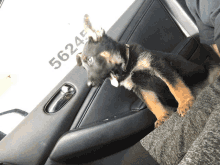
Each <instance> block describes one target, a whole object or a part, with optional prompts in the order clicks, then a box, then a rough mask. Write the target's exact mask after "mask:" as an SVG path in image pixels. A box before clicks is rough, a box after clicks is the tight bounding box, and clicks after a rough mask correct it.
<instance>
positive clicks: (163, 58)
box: [76, 15, 219, 127]
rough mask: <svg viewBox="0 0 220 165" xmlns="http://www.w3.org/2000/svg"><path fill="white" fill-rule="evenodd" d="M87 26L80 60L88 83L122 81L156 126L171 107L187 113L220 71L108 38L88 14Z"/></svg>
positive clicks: (119, 83)
mask: <svg viewBox="0 0 220 165" xmlns="http://www.w3.org/2000/svg"><path fill="white" fill-rule="evenodd" d="M84 28H85V31H86V32H87V34H88V36H89V40H88V42H87V43H86V44H85V46H84V49H83V52H82V53H80V54H78V55H77V57H76V59H77V64H78V65H79V66H81V65H82V66H83V67H84V68H85V69H86V70H87V75H88V85H89V86H90V85H92V86H98V85H100V84H101V83H102V82H103V81H104V80H105V79H106V78H110V80H111V81H112V84H114V82H113V81H115V82H116V86H117V83H118V85H119V86H124V87H125V88H126V89H128V90H132V91H134V92H135V93H136V94H137V96H138V97H139V98H140V99H142V100H143V101H144V102H145V103H146V105H147V106H148V108H149V109H150V110H151V111H152V112H153V113H154V115H155V116H156V118H157V121H156V123H155V127H158V126H160V125H161V124H162V123H163V122H164V121H165V120H166V119H168V118H169V116H170V115H171V114H172V112H173V111H171V110H170V107H178V108H177V112H178V113H179V114H180V115H181V116H184V115H185V114H186V112H187V111H188V110H189V109H190V107H191V106H192V104H193V102H194V100H195V97H196V94H197V93H196V92H197V91H198V90H197V89H201V88H203V87H204V86H205V85H207V84H208V83H211V81H213V77H215V75H216V74H217V73H218V71H219V67H218V66H216V67H213V68H211V67H210V65H209V64H208V65H201V66H200V65H197V64H194V63H192V62H189V61H187V60H185V59H184V58H183V57H181V56H178V55H175V54H169V53H164V52H158V51H150V50H147V49H145V48H144V47H142V46H141V45H137V44H133V45H129V48H128V47H127V46H126V45H125V44H121V43H118V42H116V41H114V40H112V39H111V38H110V37H108V36H107V35H106V34H105V32H104V30H103V29H100V30H95V29H94V28H93V27H92V24H91V22H90V20H89V17H88V15H85V18H84ZM126 51H129V57H128V56H127V54H126ZM211 71H212V74H210V72H211ZM210 76H211V77H210ZM211 79H212V80H211ZM208 80H210V81H208Z"/></svg>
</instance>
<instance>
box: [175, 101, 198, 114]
mask: <svg viewBox="0 0 220 165" xmlns="http://www.w3.org/2000/svg"><path fill="white" fill-rule="evenodd" d="M194 101H195V99H194V98H192V99H189V100H187V101H186V102H184V103H182V104H181V105H180V106H178V108H177V113H178V114H179V115H180V116H181V117H183V116H185V115H186V113H187V111H188V110H189V109H190V108H191V106H192V105H193V103H194Z"/></svg>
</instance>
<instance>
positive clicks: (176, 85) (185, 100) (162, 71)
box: [154, 61, 195, 116]
mask: <svg viewBox="0 0 220 165" xmlns="http://www.w3.org/2000/svg"><path fill="white" fill-rule="evenodd" d="M158 68H159V69H158ZM154 70H155V73H156V76H157V77H159V78H161V79H162V80H163V81H164V82H165V83H166V85H167V86H168V88H169V90H170V92H171V93H172V94H173V96H174V97H175V99H176V100H177V102H178V109H177V112H178V113H179V114H180V115H181V116H185V114H186V113H187V111H188V110H189V109H190V107H191V106H192V104H193V103H194V100H195V98H194V96H193V95H192V92H191V90H190V89H189V87H187V86H186V84H185V83H184V81H183V80H182V78H181V77H180V76H179V75H178V74H177V72H176V71H175V70H174V69H173V68H172V67H170V66H169V64H168V63H167V62H166V61H163V62H162V63H161V61H159V62H158V63H157V66H156V67H155V68H154Z"/></svg>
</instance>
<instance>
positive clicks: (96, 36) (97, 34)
mask: <svg viewBox="0 0 220 165" xmlns="http://www.w3.org/2000/svg"><path fill="white" fill-rule="evenodd" d="M84 30H85V32H86V33H87V35H88V37H91V38H92V39H93V40H94V41H100V39H101V38H102V36H103V35H104V33H105V31H104V30H103V29H102V28H101V29H99V30H96V29H94V28H93V26H92V24H91V22H90V20H89V15H88V14H86V15H85V16H84Z"/></svg>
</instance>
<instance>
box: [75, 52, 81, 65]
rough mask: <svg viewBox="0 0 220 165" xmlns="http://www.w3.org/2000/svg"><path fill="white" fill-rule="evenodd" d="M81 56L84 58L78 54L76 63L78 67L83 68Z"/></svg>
mask: <svg viewBox="0 0 220 165" xmlns="http://www.w3.org/2000/svg"><path fill="white" fill-rule="evenodd" d="M81 56H82V53H78V54H77V55H76V62H77V65H78V66H81V65H82V61H81Z"/></svg>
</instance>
